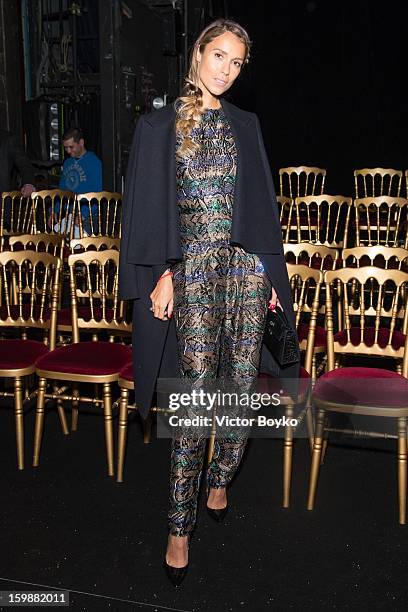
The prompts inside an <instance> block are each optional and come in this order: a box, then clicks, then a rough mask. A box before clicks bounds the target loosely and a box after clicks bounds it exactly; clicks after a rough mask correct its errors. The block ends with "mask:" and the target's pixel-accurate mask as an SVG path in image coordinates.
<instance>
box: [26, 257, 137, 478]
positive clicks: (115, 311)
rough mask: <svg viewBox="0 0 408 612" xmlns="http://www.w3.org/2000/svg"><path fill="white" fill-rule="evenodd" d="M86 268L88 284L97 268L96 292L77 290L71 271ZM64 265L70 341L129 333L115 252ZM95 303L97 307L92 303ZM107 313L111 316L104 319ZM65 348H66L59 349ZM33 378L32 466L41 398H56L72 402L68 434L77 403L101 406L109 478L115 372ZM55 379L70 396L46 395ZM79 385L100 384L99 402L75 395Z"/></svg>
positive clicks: (39, 433) (74, 259)
mask: <svg viewBox="0 0 408 612" xmlns="http://www.w3.org/2000/svg"><path fill="white" fill-rule="evenodd" d="M108 263H111V264H113V265H114V267H115V271H114V279H113V286H112V287H110V284H109V283H108V281H109V279H108V277H107V275H106V272H105V271H104V270H105V266H106V265H107V264H108ZM77 265H80V266H86V268H87V272H86V275H85V277H86V279H87V280H88V282H89V283H90V286H91V283H92V279H91V272H90V268H91V266H92V265H96V266H97V267H98V272H99V274H100V276H99V277H98V278H97V282H96V287H97V291H91V290H88V289H87V287H83V288H81V287H78V286H77V279H76V273H75V269H76V266H77ZM68 266H69V273H70V290H71V307H72V342H73V343H74V344H78V343H79V342H80V330H86V331H91V332H102V331H104V332H106V333H108V334H110V340H109V342H112V343H113V337H114V336H115V335H128V334H130V332H131V323H130V322H128V321H127V320H126V319H125V317H124V307H123V303H122V302H121V301H120V300H119V298H118V270H119V252H118V251H116V250H104V251H88V252H85V253H78V254H73V255H70V256H69V258H68ZM85 297H87V298H88V299H89V304H90V313H91V317H90V318H89V319H83V318H81V317H79V314H78V299H79V298H85ZM97 301H99V303H100V305H99V306H98V305H97V304H96V303H95V302H97ZM98 308H99V309H100V310H99V312H101V313H102V316H101V318H99V316H98V317H97V316H96V315H97V312H98V311H97V309H98ZM109 310H110V311H111V314H112V316H111V317H108V314H109ZM93 340H94V342H95V344H98V340H97V337H95V336H94V337H93ZM63 348H66V347H62V349H63ZM36 372H37V375H38V376H39V378H40V382H39V391H38V399H37V410H36V424H35V434H34V455H33V466H34V467H37V466H38V465H39V458H40V448H41V440H42V434H43V428H44V403H45V399H57V401H58V403H59V404H60V405H62V403H63V402H64V401H69V402H71V403H72V431H75V430H76V428H77V422H78V405H79V402H81V401H82V402H90V403H92V404H94V405H103V409H104V422H105V441H106V454H107V464H108V473H109V476H113V474H114V467H113V429H112V394H111V384H112V383H113V382H116V381H117V380H118V376H119V370H118V371H117V372H116V373H114V374H110V375H106V374H105V375H99V374H76V373H71V372H59V371H57V372H56V371H52V370H45V369H41V368H39V367H37V369H36ZM50 379H51V380H58V381H65V382H67V383H72V387H73V390H72V393H71V394H66V393H64V392H61V393H58V394H56V393H55V392H54V393H53V394H49V393H46V385H47V380H50ZM79 383H93V384H100V385H102V387H103V399H99V398H96V397H88V396H82V395H80V393H79V388H78V385H79Z"/></svg>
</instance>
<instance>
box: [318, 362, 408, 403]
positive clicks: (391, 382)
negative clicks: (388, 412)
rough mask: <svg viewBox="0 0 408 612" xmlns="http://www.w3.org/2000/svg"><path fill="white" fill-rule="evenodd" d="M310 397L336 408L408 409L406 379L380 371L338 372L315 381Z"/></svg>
mask: <svg viewBox="0 0 408 612" xmlns="http://www.w3.org/2000/svg"><path fill="white" fill-rule="evenodd" d="M313 396H314V397H315V398H316V399H319V400H322V401H325V402H333V403H335V404H355V405H362V406H394V407H396V406H402V407H406V408H408V379H406V378H404V377H403V376H401V375H400V374H397V372H391V371H390V370H383V369H381V368H362V367H350V368H338V369H337V370H332V371H331V372H327V374H323V376H321V377H320V378H318V379H317V381H316V385H315V388H314V391H313Z"/></svg>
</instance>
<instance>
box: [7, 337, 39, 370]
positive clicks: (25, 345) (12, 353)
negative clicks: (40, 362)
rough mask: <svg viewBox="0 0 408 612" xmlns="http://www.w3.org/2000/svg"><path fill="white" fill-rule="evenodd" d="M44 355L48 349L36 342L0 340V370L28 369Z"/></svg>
mask: <svg viewBox="0 0 408 612" xmlns="http://www.w3.org/2000/svg"><path fill="white" fill-rule="evenodd" d="M46 353H48V347H47V346H45V345H44V344H43V343H42V342H38V341H37V340H19V339H17V340H0V370H17V369H22V368H28V367H30V365H34V363H35V362H36V360H37V359H38V358H39V357H41V355H45V354H46Z"/></svg>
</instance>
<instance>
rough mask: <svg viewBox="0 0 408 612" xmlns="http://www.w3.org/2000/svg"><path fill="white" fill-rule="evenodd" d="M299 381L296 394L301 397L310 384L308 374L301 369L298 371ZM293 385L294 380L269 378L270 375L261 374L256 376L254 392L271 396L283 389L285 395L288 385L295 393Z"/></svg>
mask: <svg viewBox="0 0 408 612" xmlns="http://www.w3.org/2000/svg"><path fill="white" fill-rule="evenodd" d="M299 379H300V384H299V386H298V388H297V393H298V394H299V395H302V394H304V393H306V391H307V389H308V387H309V385H310V382H311V378H310V374H309V373H308V372H307V371H306V370H305V369H304V368H302V367H301V368H300V370H299ZM295 383H296V379H289V378H288V379H284V378H277V377H275V376H271V375H270V374H265V373H261V374H259V376H258V380H257V384H256V391H257V393H269V394H272V393H281V390H282V389H283V391H284V394H285V390H286V391H287V389H285V387H287V386H288V385H289V386H290V387H291V388H293V390H294V391H296V387H295ZM292 385H293V386H292Z"/></svg>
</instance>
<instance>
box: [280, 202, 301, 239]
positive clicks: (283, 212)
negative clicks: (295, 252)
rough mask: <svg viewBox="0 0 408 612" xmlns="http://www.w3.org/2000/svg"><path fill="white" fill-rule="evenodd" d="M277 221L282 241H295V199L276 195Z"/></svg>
mask: <svg viewBox="0 0 408 612" xmlns="http://www.w3.org/2000/svg"><path fill="white" fill-rule="evenodd" d="M276 200H277V202H278V209H279V222H280V226H281V232H282V240H283V242H296V241H297V219H296V208H295V201H294V200H293V199H292V198H287V197H286V196H277V198H276Z"/></svg>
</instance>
